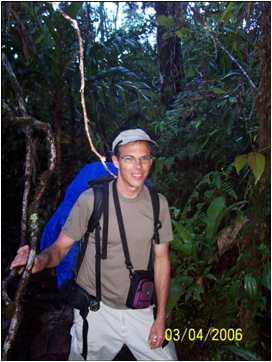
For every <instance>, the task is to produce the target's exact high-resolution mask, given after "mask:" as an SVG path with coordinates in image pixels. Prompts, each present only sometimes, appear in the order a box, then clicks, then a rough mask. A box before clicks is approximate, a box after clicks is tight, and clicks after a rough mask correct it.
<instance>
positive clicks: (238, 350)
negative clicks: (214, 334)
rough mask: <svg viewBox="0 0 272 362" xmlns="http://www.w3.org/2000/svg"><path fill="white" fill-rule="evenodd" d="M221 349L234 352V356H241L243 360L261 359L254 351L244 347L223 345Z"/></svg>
mask: <svg viewBox="0 0 272 362" xmlns="http://www.w3.org/2000/svg"><path fill="white" fill-rule="evenodd" d="M222 349H224V350H226V351H230V352H232V353H234V354H235V355H236V356H238V357H240V358H242V360H244V361H261V360H262V358H261V357H259V356H257V354H256V353H255V352H251V351H248V350H246V349H245V348H242V347H238V346H234V345H230V346H223V347H222Z"/></svg>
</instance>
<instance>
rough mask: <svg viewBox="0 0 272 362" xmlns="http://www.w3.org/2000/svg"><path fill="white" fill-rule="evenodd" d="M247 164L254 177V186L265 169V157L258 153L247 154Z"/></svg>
mask: <svg viewBox="0 0 272 362" xmlns="http://www.w3.org/2000/svg"><path fill="white" fill-rule="evenodd" d="M248 164H249V167H250V168H251V170H252V172H253V174H254V176H255V184H256V183H257V182H258V181H259V179H260V178H261V176H262V174H263V172H264V168H265V157H264V155H263V154H261V153H259V152H250V153H249V154H248Z"/></svg>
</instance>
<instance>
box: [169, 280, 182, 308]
mask: <svg viewBox="0 0 272 362" xmlns="http://www.w3.org/2000/svg"><path fill="white" fill-rule="evenodd" d="M182 293H183V288H182V286H181V283H180V281H179V280H178V278H173V279H172V280H171V286H170V291H169V297H168V303H167V314H170V313H171V312H172V310H173V309H174V308H175V306H176V305H177V302H178V301H179V298H180V297H181V295H182Z"/></svg>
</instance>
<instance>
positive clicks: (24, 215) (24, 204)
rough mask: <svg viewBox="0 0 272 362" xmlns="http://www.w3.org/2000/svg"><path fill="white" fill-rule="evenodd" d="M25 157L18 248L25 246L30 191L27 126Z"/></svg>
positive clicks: (29, 140)
mask: <svg viewBox="0 0 272 362" xmlns="http://www.w3.org/2000/svg"><path fill="white" fill-rule="evenodd" d="M25 134H26V157H25V187H24V194H23V202H22V219H21V240H20V246H23V245H25V243H26V233H27V207H28V202H29V194H30V189H31V177H32V170H33V168H32V162H31V159H32V146H31V143H32V129H31V128H30V127H29V126H28V127H26V131H25Z"/></svg>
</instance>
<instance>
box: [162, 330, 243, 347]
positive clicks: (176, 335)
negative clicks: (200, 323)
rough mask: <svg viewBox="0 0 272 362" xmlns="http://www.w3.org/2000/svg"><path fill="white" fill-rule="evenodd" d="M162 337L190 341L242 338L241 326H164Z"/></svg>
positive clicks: (238, 339) (222, 340)
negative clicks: (181, 327) (205, 328)
mask: <svg viewBox="0 0 272 362" xmlns="http://www.w3.org/2000/svg"><path fill="white" fill-rule="evenodd" d="M164 338H165V339H166V340H167V341H174V342H181V343H182V342H183V341H184V340H185V339H186V338H187V339H188V340H189V341H190V342H195V341H200V342H202V341H203V342H207V341H211V342H240V341H242V339H243V331H242V328H235V329H234V328H215V327H210V328H209V329H208V330H204V329H203V328H198V329H197V328H187V327H186V328H184V329H179V328H174V329H172V328H166V330H165V332H164Z"/></svg>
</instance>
